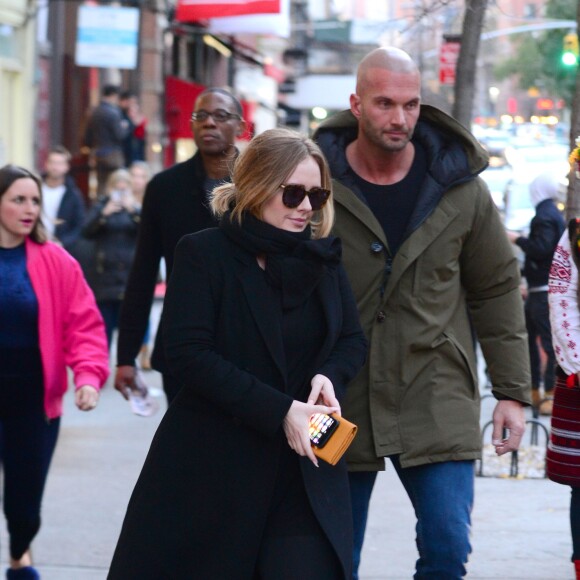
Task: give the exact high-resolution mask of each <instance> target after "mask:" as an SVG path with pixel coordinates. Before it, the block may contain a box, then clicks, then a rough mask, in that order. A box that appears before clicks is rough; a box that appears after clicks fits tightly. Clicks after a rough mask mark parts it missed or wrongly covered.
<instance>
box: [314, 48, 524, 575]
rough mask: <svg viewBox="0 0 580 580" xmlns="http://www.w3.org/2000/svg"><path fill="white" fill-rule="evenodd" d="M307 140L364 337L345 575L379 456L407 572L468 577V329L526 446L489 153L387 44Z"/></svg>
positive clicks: (509, 424) (471, 388) (514, 285)
mask: <svg viewBox="0 0 580 580" xmlns="http://www.w3.org/2000/svg"><path fill="white" fill-rule="evenodd" d="M315 139H316V140H317V142H318V143H319V145H320V146H321V149H322V150H323V152H324V153H325V155H326V157H327V159H328V160H329V164H330V167H331V173H332V175H333V177H334V178H335V182H334V193H335V202H336V224H335V227H334V230H333V233H334V234H335V235H337V236H338V237H339V238H340V239H341V240H342V243H343V248H344V253H343V260H344V265H345V269H346V271H347V274H348V276H349V279H350V281H351V284H352V286H353V291H354V294H355V297H356V300H357V304H358V309H359V314H360V317H361V323H362V326H363V329H364V331H365V334H366V336H367V338H368V339H369V342H370V350H369V353H370V354H369V357H368V359H367V362H366V365H365V367H364V369H363V370H362V371H361V372H360V373H359V374H358V375H357V377H356V378H355V380H354V381H352V382H351V384H350V385H349V387H348V389H347V393H346V397H345V401H344V404H343V409H344V414H345V416H346V417H349V419H350V420H352V421H353V422H354V423H356V424H357V425H358V427H359V431H358V434H357V437H356V439H355V440H354V442H353V445H352V446H351V447H350V448H349V450H348V452H347V462H348V466H349V470H350V474H349V475H350V489H351V498H352V505H353V519H354V528H355V533H354V538H355V547H354V574H353V578H358V572H357V569H358V563H359V561H360V553H361V549H362V544H363V539H364V531H365V526H366V520H367V514H368V506H369V501H370V497H371V493H372V489H373V486H374V483H375V480H376V476H377V472H378V471H380V470H383V469H384V468H385V457H388V458H389V459H390V460H391V463H392V464H393V466H394V468H395V470H396V471H397V475H398V476H399V479H400V480H401V482H402V484H403V486H404V487H405V490H406V492H407V494H408V496H409V499H410V500H411V503H412V504H413V508H414V510H415V515H416V517H417V526H416V532H417V538H416V542H417V548H418V552H419V559H418V560H417V563H416V574H415V578H445V579H446V580H451V579H457V578H462V577H463V576H464V575H465V574H466V569H465V564H466V563H467V558H468V555H469V553H470V552H471V544H470V540H469V531H470V526H471V510H472V506H473V497H474V479H475V469H474V463H475V460H476V459H478V458H479V457H480V456H481V445H482V442H481V433H480V429H479V412H480V404H479V390H478V385H477V365H476V358H475V348H474V340H473V333H472V329H473V328H475V331H476V333H477V337H478V339H479V341H480V344H481V347H482V350H483V354H484V357H485V360H486V361H487V363H488V365H489V370H490V375H491V381H492V384H493V387H492V389H493V390H492V392H493V394H494V396H495V397H496V399H498V401H497V405H496V407H495V410H494V413H493V434H492V443H493V444H494V446H495V449H496V453H498V454H499V455H503V454H505V453H509V452H511V451H513V450H515V449H517V448H518V447H519V444H520V440H521V438H522V435H523V433H524V427H525V416H524V406H525V405H526V404H529V403H530V398H529V388H530V386H529V362H528V349H527V342H526V340H527V339H526V331H525V322H524V312H523V304H522V300H521V296H520V293H519V282H520V273H519V269H518V265H517V260H516V258H515V256H514V252H513V249H512V248H511V246H510V244H509V241H508V239H507V237H506V235H505V231H504V227H503V225H502V223H501V220H500V216H499V214H498V212H497V209H496V207H495V205H494V203H493V200H492V198H491V195H490V193H489V191H488V189H487V187H486V185H485V183H484V182H483V180H481V179H480V178H479V177H478V174H479V173H480V172H481V171H483V170H484V169H485V168H486V167H487V163H488V158H487V154H486V153H485V151H484V150H483V148H482V147H481V146H480V145H479V143H478V142H477V141H476V140H475V138H474V137H473V136H472V135H471V133H469V131H467V130H466V129H465V128H464V127H462V126H461V125H460V124H459V123H457V122H456V121H455V120H454V119H452V118H451V117H449V116H447V115H446V114H444V113H443V112H442V111H439V110H438V109H435V108H433V107H430V106H427V105H422V104H421V74H420V72H419V70H418V68H417V65H416V64H415V63H414V62H413V60H412V59H411V57H410V56H409V55H408V54H407V53H406V52H404V51H402V50H400V49H397V48H392V47H383V48H379V49H376V50H374V51H372V52H370V53H369V54H368V55H367V56H365V57H364V58H363V60H362V61H361V63H360V65H359V68H358V71H357V83H356V92H355V93H354V94H352V95H351V97H350V110H347V111H343V112H341V113H338V114H337V115H334V116H333V117H331V118H329V119H328V120H326V121H324V122H323V123H322V124H321V125H320V127H319V128H318V130H317V132H316V134H315ZM506 428H507V429H509V436H508V437H505V436H504V435H503V430H504V429H506Z"/></svg>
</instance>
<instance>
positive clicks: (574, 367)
mask: <svg viewBox="0 0 580 580" xmlns="http://www.w3.org/2000/svg"><path fill="white" fill-rule="evenodd" d="M579 226H580V223H579V222H577V221H576V220H572V221H571V222H570V224H569V226H568V229H567V231H565V232H564V235H563V236H562V238H561V239H560V242H559V243H558V246H557V248H556V251H555V253H554V258H553V261H552V267H551V269H550V280H549V294H548V301H549V305H550V323H551V327H552V339H553V343H554V351H555V353H556V361H557V363H558V369H557V373H556V375H557V379H556V385H555V388H554V408H553V411H552V427H551V432H550V442H549V444H548V451H547V454H546V472H547V474H548V477H549V478H550V479H551V480H552V481H555V482H557V483H562V484H566V485H571V486H573V487H580V387H579V386H578V380H577V376H576V373H578V372H580V310H579V306H580V305H579V302H578V265H577V264H578V262H579V261H580V247H579V245H578V241H579V239H580V236H579V235H578V231H579ZM570 239H572V243H571V242H570Z"/></svg>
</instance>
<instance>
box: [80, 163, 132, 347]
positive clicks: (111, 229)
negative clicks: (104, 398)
mask: <svg viewBox="0 0 580 580" xmlns="http://www.w3.org/2000/svg"><path fill="white" fill-rule="evenodd" d="M140 215H141V206H140V204H139V203H138V202H137V200H136V199H135V197H134V195H133V192H132V189H131V175H130V173H129V172H128V171H127V170H126V169H118V170H117V171H115V172H114V173H112V174H111V175H110V176H109V179H108V181H107V187H106V194H105V195H104V196H103V197H102V198H100V199H99V200H97V202H96V203H95V204H94V205H93V207H92V208H91V209H90V210H89V212H88V214H87V219H86V222H85V225H84V227H83V236H85V237H86V238H87V239H90V240H93V241H94V244H95V248H94V261H93V263H92V266H91V269H92V270H93V273H92V275H91V276H88V279H89V282H90V284H91V287H92V289H93V292H94V293H95V298H96V299H97V305H98V307H99V310H100V311H101V314H102V315H103V319H104V321H105V328H106V331H107V341H108V344H109V348H110V347H111V344H112V341H113V332H114V330H115V329H116V328H117V326H118V324H119V312H120V309H121V304H122V302H123V297H124V295H125V287H126V286H127V279H128V277H129V271H130V269H131V264H132V263H133V257H134V255H135V246H136V244H137V232H138V230H139V221H140Z"/></svg>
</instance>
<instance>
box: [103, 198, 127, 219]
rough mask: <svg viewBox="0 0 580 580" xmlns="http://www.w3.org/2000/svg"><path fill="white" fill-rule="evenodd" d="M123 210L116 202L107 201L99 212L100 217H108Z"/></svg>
mask: <svg viewBox="0 0 580 580" xmlns="http://www.w3.org/2000/svg"><path fill="white" fill-rule="evenodd" d="M122 209H123V206H122V204H121V203H119V202H118V201H115V200H113V199H109V201H107V203H106V204H105V206H104V207H103V209H102V211H101V215H103V216H104V217H108V216H110V215H111V214H114V213H118V212H120V211H121V210H122Z"/></svg>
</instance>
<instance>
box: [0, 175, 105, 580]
mask: <svg viewBox="0 0 580 580" xmlns="http://www.w3.org/2000/svg"><path fill="white" fill-rule="evenodd" d="M41 200H42V189H41V182H40V179H39V178H38V177H36V176H35V175H34V174H32V173H31V172H30V171H28V170H27V169H24V168H22V167H18V166H16V165H5V166H4V167H2V168H1V169H0V281H1V283H0V448H1V453H0V463H1V467H2V475H3V484H4V490H3V493H2V502H3V507H4V514H5V515H6V520H7V523H8V526H7V527H8V536H9V539H10V545H9V553H10V567H9V568H8V571H7V573H6V577H7V578H8V580H35V579H38V578H40V576H39V574H38V571H37V570H36V569H35V568H34V566H33V562H32V557H31V554H30V545H31V543H32V540H33V539H34V537H35V536H36V534H37V533H38V531H39V529H40V510H41V503H42V496H43V492H44V486H45V482H46V477H47V474H48V470H49V467H50V463H51V459H52V455H53V452H54V449H55V446H56V442H57V438H58V432H59V425H60V416H61V414H62V400H63V396H64V394H65V393H66V391H67V386H68V376H67V368H66V367H70V368H71V369H72V371H73V375H74V384H75V403H76V405H77V407H78V408H79V409H80V410H82V411H90V410H91V409H94V408H95V407H96V406H97V403H98V400H99V390H100V389H101V387H102V386H103V384H104V383H105V381H106V379H107V376H108V374H109V360H108V353H107V341H106V338H105V330H104V326H103V320H102V318H101V315H100V314H99V310H98V309H97V306H96V304H95V299H94V296H93V294H92V292H91V290H90V288H89V287H88V285H87V283H86V282H85V279H84V278H83V274H82V270H81V268H80V266H79V265H78V263H77V262H76V261H75V260H74V259H73V258H72V256H70V254H68V253H67V252H66V251H65V250H64V249H63V248H61V247H60V246H59V245H57V244H54V243H52V242H49V241H47V235H46V232H45V230H44V227H43V225H42V221H41V219H40V214H41V210H42V203H41Z"/></svg>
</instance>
